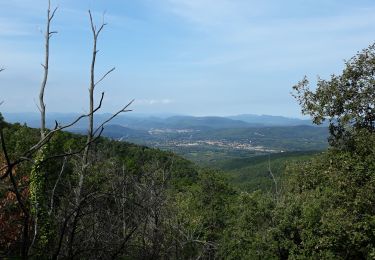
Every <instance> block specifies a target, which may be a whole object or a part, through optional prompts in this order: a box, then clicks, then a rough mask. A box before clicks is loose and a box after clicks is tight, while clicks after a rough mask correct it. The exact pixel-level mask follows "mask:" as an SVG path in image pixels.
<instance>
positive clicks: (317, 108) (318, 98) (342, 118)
mask: <svg viewBox="0 0 375 260" xmlns="http://www.w3.org/2000/svg"><path fill="white" fill-rule="evenodd" d="M374 71H375V44H373V45H370V46H369V47H368V48H367V49H364V50H363V51H362V52H359V53H358V54H357V55H356V56H355V57H353V58H351V59H350V60H349V61H348V62H346V67H345V69H344V70H343V72H342V74H341V75H332V76H331V78H330V80H322V79H318V82H317V88H316V91H315V92H314V91H312V90H310V88H309V81H308V80H307V78H304V79H303V80H302V81H301V82H299V83H298V84H297V85H296V86H294V87H293V89H294V90H295V97H296V98H297V100H298V101H299V103H300V105H301V107H302V112H303V113H304V114H309V115H311V116H312V117H313V120H314V122H315V123H316V124H320V123H322V122H323V121H324V120H326V119H327V118H328V119H329V122H330V133H331V144H332V145H336V146H337V145H343V144H345V145H346V144H347V143H348V140H350V139H351V136H352V135H353V133H352V132H353V131H356V130H358V129H367V130H369V131H370V132H374V131H375V74H374Z"/></svg>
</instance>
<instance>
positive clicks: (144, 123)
mask: <svg viewBox="0 0 375 260" xmlns="http://www.w3.org/2000/svg"><path fill="white" fill-rule="evenodd" d="M78 116H79V114H73V113H67V114H63V113H50V114H47V126H48V127H53V126H54V125H55V120H56V121H57V122H58V123H60V124H67V123H69V122H71V121H73V120H74V118H76V117H78ZM110 116H111V115H110V114H98V115H96V117H95V122H96V124H97V125H98V124H100V123H101V122H103V121H104V120H106V119H107V118H108V117H110ZM4 117H5V120H7V121H9V122H11V123H16V122H18V123H26V124H27V125H28V126H30V127H38V126H39V124H40V123H39V114H37V113H4ZM86 125H87V120H81V121H80V122H79V123H77V124H76V125H75V126H74V128H72V129H82V128H86ZM111 125H119V126H122V127H126V128H129V129H134V130H143V131H149V130H151V129H195V130H209V129H229V128H249V127H269V126H299V125H309V126H311V125H312V122H311V120H303V119H297V118H288V117H283V116H270V115H252V114H244V115H236V116H228V117H219V116H204V117H195V116H180V115H177V116H176V115H175V116H147V115H137V114H134V115H133V114H131V113H128V114H124V115H121V116H118V117H117V118H115V119H114V120H113V121H111Z"/></svg>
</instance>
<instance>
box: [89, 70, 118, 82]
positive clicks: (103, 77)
mask: <svg viewBox="0 0 375 260" xmlns="http://www.w3.org/2000/svg"><path fill="white" fill-rule="evenodd" d="M115 69H116V68H115V67H113V68H112V69H110V70H109V71H107V72H106V73H105V74H104V75H103V76H102V77H101V78H100V79H99V80H98V81H97V82H96V83H95V84H94V86H95V87H96V85H98V84H99V83H100V82H102V81H103V80H104V79H105V78H106V77H107V76H108V75H109V74H110V73H112V72H113V71H114V70H115Z"/></svg>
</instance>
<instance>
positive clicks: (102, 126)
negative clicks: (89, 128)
mask: <svg viewBox="0 0 375 260" xmlns="http://www.w3.org/2000/svg"><path fill="white" fill-rule="evenodd" d="M133 102H134V99H133V100H132V101H130V102H129V103H128V104H127V105H126V106H124V107H123V108H122V109H120V110H119V111H117V112H116V113H115V114H113V115H112V116H111V117H109V118H108V119H107V120H105V121H104V122H103V123H101V124H100V125H99V126H98V127H97V128H96V130H95V131H94V135H95V134H96V132H97V131H99V129H101V128H104V126H105V125H106V124H107V123H108V122H110V121H111V120H112V119H114V118H115V117H116V116H118V115H119V114H121V113H126V112H130V111H132V110H128V109H127V108H128V107H129V106H130V105H131V104H132V103H133Z"/></svg>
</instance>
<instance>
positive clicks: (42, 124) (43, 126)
mask: <svg viewBox="0 0 375 260" xmlns="http://www.w3.org/2000/svg"><path fill="white" fill-rule="evenodd" d="M56 11H57V7H56V8H55V9H54V10H53V11H52V13H51V1H50V0H48V10H47V28H46V32H45V36H44V39H45V54H44V55H45V57H44V64H42V66H43V69H44V76H43V80H42V83H41V86H40V92H39V111H40V137H41V139H43V138H44V137H45V131H46V105H45V103H44V92H45V89H46V86H47V80H48V70H49V51H50V47H49V41H50V38H51V35H53V34H55V33H57V32H56V31H52V32H51V30H50V27H51V21H52V19H53V17H54V16H55V13H56Z"/></svg>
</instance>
